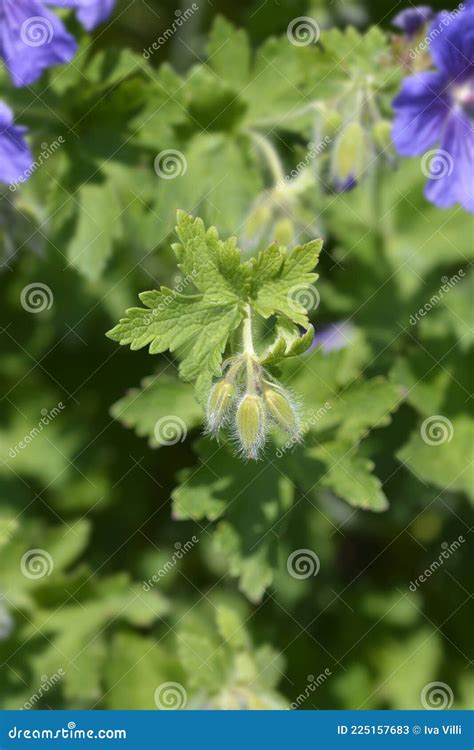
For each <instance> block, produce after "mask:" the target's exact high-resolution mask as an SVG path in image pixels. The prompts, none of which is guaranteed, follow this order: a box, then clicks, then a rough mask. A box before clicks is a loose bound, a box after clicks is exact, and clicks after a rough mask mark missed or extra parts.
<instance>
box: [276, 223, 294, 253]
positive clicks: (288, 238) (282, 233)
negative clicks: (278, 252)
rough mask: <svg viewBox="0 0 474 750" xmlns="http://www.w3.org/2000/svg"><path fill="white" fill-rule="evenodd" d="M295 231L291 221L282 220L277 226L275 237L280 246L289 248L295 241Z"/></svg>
mask: <svg viewBox="0 0 474 750" xmlns="http://www.w3.org/2000/svg"><path fill="white" fill-rule="evenodd" d="M294 236H295V230H294V226H293V222H292V221H291V219H280V220H279V221H277V223H276V224H275V228H274V230H273V237H274V239H275V240H276V241H277V242H278V244H279V245H285V247H289V246H290V245H291V244H292V243H293V240H294Z"/></svg>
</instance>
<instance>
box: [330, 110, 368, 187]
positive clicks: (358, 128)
mask: <svg viewBox="0 0 474 750" xmlns="http://www.w3.org/2000/svg"><path fill="white" fill-rule="evenodd" d="M366 157H367V141H366V135H365V132H364V128H363V127H362V125H361V124H360V123H359V122H356V121H355V122H350V123H349V124H348V125H346V127H345V128H344V130H343V131H342V133H341V134H340V136H339V138H338V139H337V141H336V147H335V149H334V155H333V166H334V170H335V172H336V177H337V178H338V179H339V180H340V181H344V180H347V179H348V178H349V177H354V178H355V179H357V178H358V177H360V175H361V174H362V172H363V169H364V165H365V163H366Z"/></svg>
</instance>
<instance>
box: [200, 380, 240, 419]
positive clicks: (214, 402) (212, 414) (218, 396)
mask: <svg viewBox="0 0 474 750" xmlns="http://www.w3.org/2000/svg"><path fill="white" fill-rule="evenodd" d="M236 392H237V391H236V388H235V385H234V384H233V383H229V382H228V381H226V380H221V381H219V382H218V383H216V384H215V385H214V386H213V387H212V389H211V392H210V394H209V400H208V402H207V426H208V430H209V432H217V431H218V430H220V428H221V427H222V425H223V424H224V422H225V419H226V417H227V415H228V413H229V409H230V407H231V405H232V401H233V400H234V397H235V395H236Z"/></svg>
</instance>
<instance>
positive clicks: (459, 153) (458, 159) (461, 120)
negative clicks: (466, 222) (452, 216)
mask: <svg viewBox="0 0 474 750" xmlns="http://www.w3.org/2000/svg"><path fill="white" fill-rule="evenodd" d="M429 173H431V175H432V177H431V179H430V180H429V181H428V182H427V184H426V188H425V195H426V197H427V198H428V200H429V201H431V202H432V203H434V204H435V205H436V206H439V208H449V207H450V206H454V205H455V204H456V203H460V204H461V205H462V206H463V207H464V208H465V209H466V210H467V211H470V212H471V213H474V127H473V125H472V123H471V121H470V120H469V118H468V117H467V116H466V115H465V114H464V113H463V112H461V111H459V112H458V113H456V114H453V116H452V117H451V118H450V120H449V122H448V124H447V127H446V130H445V132H444V136H443V139H442V142H441V148H440V149H439V150H437V151H434V152H433V154H432V156H431V159H430V162H429Z"/></svg>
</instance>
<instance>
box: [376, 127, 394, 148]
mask: <svg viewBox="0 0 474 750" xmlns="http://www.w3.org/2000/svg"><path fill="white" fill-rule="evenodd" d="M372 137H373V139H374V142H375V144H376V146H377V147H378V148H380V149H381V150H382V151H385V150H386V149H389V148H390V147H391V145H392V123H391V122H390V121H389V120H379V121H378V122H376V123H375V125H374V127H373V128H372Z"/></svg>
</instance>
